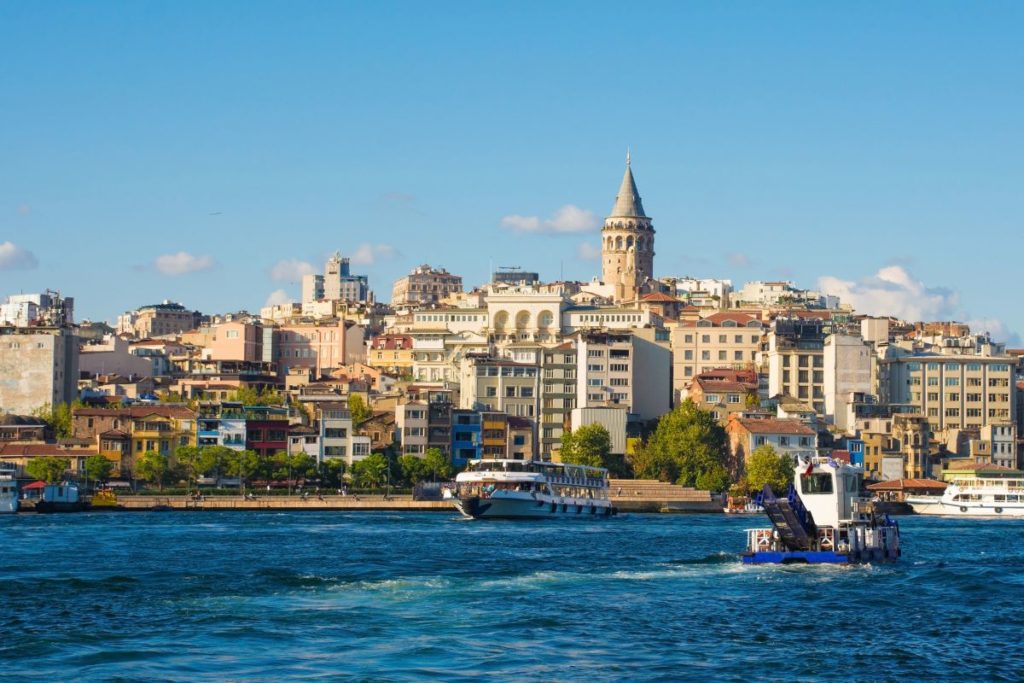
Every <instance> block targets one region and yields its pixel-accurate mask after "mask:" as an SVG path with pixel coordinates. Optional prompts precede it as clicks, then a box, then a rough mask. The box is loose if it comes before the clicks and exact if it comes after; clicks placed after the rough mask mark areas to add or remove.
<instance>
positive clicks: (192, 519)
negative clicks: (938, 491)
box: [0, 513, 1024, 682]
mask: <svg viewBox="0 0 1024 683" xmlns="http://www.w3.org/2000/svg"><path fill="white" fill-rule="evenodd" d="M748 525H749V521H748V520H732V519H728V518H724V517H722V516H717V517H716V516H646V515H628V516H622V517H620V518H618V519H613V520H594V521H592V522H590V521H577V520H567V521H559V520H550V521H545V522H544V523H540V524H529V523H493V524H488V523H479V522H467V521H463V520H461V519H460V518H459V517H458V516H457V515H449V514H429V515H428V514H395V513H273V514H260V513H225V514H223V515H216V516H213V515H184V514H183V515H175V514H168V515H64V516H58V515H55V516H44V515H38V516H36V515H18V516H11V517H7V518H4V519H0V534H3V536H4V537H5V539H6V543H7V545H6V547H7V548H8V549H10V548H16V549H17V552H5V553H3V554H2V555H0V575H2V576H4V577H5V578H4V581H5V583H4V585H5V588H4V591H3V593H2V594H0V613H2V614H3V617H4V619H5V621H4V623H5V625H6V626H7V628H5V632H4V635H5V637H4V638H3V639H0V659H2V661H3V662H4V671H5V674H4V675H5V677H10V678H12V679H18V678H27V677H29V676H30V675H32V676H46V675H48V676H51V677H56V678H59V679H63V678H68V677H70V676H71V675H76V676H77V677H78V678H99V679H118V678H120V679H123V680H179V679H181V678H190V679H197V680H204V679H209V680H212V679H234V680H272V679H273V680H281V679H306V678H309V679H314V678H316V679H321V678H324V677H327V678H337V679H340V680H345V679H351V680H362V679H375V678H381V679H387V680H416V679H422V678H442V679H445V680H469V679H472V680H479V679H481V678H497V677H502V678H533V679H540V680H549V679H550V680H580V679H588V680H594V681H604V680H616V681H618V680H623V679H626V680H678V679H680V678H698V677H699V678H705V677H707V678H713V679H714V680H716V682H717V681H747V680H749V678H750V676H751V672H752V671H770V672H772V676H773V677H774V678H777V679H779V680H826V681H845V680H924V679H927V680H933V681H961V680H1006V681H1009V680H1021V679H1024V671H1022V668H1021V664H1020V663H1019V662H1020V657H1019V652H1017V645H1016V644H1017V643H1018V642H1019V636H1018V634H1019V632H1020V630H1021V628H1022V627H1024V620H1022V618H1021V616H1019V614H1018V611H1017V610H1015V609H1013V608H1012V605H1014V604H1015V603H1016V600H1017V599H1018V594H1019V592H1020V587H1021V585H1022V584H1024V571H1021V570H1022V569H1024V548H1021V547H1020V544H1019V543H1016V542H1014V543H1011V544H1007V539H1008V538H1013V539H1016V538H1018V537H1019V535H1020V531H1021V530H1022V529H1024V525H1021V524H1014V523H1006V522H999V523H996V524H990V523H987V522H980V521H976V520H960V519H957V520H939V519H924V518H910V519H906V520H904V521H901V526H902V530H903V533H904V548H905V557H904V561H903V562H900V563H896V564H892V565H867V566H861V567H806V566H803V567H800V566H795V567H794V566H788V567H749V566H745V565H743V564H742V563H741V562H740V561H739V555H738V551H739V550H740V549H741V547H742V545H743V543H744V540H745V537H744V531H743V530H744V528H745V527H746V526H748ZM838 661H841V662H844V665H843V666H842V667H829V666H823V664H822V662H838Z"/></svg>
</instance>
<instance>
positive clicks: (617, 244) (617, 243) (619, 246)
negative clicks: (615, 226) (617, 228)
mask: <svg viewBox="0 0 1024 683" xmlns="http://www.w3.org/2000/svg"><path fill="white" fill-rule="evenodd" d="M615 248H616V249H618V250H619V251H622V236H621V235H620V236H619V237H616V238H615Z"/></svg>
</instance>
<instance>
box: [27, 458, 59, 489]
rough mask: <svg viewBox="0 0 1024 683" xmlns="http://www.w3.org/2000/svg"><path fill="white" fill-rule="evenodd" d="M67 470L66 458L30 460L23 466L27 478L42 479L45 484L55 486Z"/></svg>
mask: <svg viewBox="0 0 1024 683" xmlns="http://www.w3.org/2000/svg"><path fill="white" fill-rule="evenodd" d="M67 469H68V460H67V458H50V457H46V458H32V459H31V460H29V461H28V464H27V465H26V466H25V472H27V473H28V476H30V477H32V478H34V479H42V480H43V481H45V482H46V483H47V484H56V483H57V482H58V481H60V480H61V479H62V478H63V477H64V472H65V470H67Z"/></svg>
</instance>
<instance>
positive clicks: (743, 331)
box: [667, 313, 764, 395]
mask: <svg viewBox="0 0 1024 683" xmlns="http://www.w3.org/2000/svg"><path fill="white" fill-rule="evenodd" d="M667 327H668V329H669V332H670V334H671V337H670V338H671V340H672V365H673V383H674V387H673V388H674V389H675V392H676V394H677V395H682V394H684V393H685V391H686V387H687V385H688V384H689V383H690V381H691V380H692V379H693V378H694V377H696V376H697V375H700V374H702V373H705V372H708V371H710V370H718V369H721V368H731V369H736V370H739V369H747V368H752V367H754V364H755V362H756V361H757V354H758V353H759V352H760V351H761V348H762V344H763V342H764V324H763V323H762V322H761V321H760V320H759V319H758V318H755V317H753V316H750V315H747V314H745V313H714V314H712V315H709V316H708V317H706V318H700V319H698V320H680V321H679V322H676V323H669V324H668V325H667Z"/></svg>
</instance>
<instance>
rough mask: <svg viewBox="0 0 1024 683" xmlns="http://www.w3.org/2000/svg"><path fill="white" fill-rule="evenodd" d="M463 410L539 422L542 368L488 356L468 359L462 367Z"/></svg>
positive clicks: (465, 359)
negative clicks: (498, 413)
mask: <svg viewBox="0 0 1024 683" xmlns="http://www.w3.org/2000/svg"><path fill="white" fill-rule="evenodd" d="M460 378H461V381H460V393H459V397H460V398H459V401H460V404H459V407H460V408H464V409H465V408H472V409H474V410H481V411H494V412H502V413H506V414H508V415H510V416H515V417H526V418H529V419H531V420H536V418H537V415H538V414H539V412H540V410H539V406H540V368H538V367H537V366H536V365H530V364H525V363H516V362H514V361H509V360H504V359H500V358H492V357H488V356H467V357H466V358H464V359H462V363H461V366H460Z"/></svg>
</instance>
